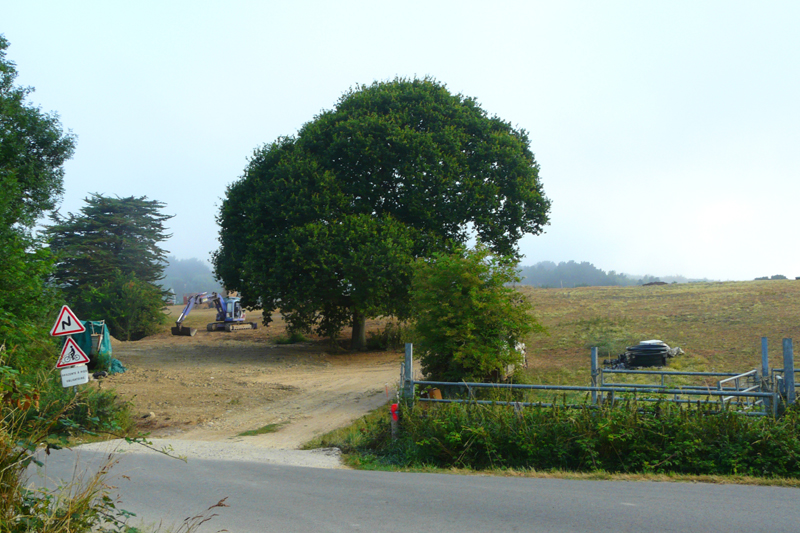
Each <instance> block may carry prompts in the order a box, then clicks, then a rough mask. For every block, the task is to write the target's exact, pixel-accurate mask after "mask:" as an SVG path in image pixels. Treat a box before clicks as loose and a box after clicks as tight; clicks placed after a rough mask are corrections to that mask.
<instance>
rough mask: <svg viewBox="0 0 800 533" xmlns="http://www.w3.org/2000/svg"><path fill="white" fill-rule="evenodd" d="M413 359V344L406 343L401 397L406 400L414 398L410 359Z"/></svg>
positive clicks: (412, 372) (412, 370) (412, 371)
mask: <svg viewBox="0 0 800 533" xmlns="http://www.w3.org/2000/svg"><path fill="white" fill-rule="evenodd" d="M413 359H414V346H413V345H412V344H411V343H410V342H407V343H406V362H405V365H403V367H404V370H403V380H404V382H403V398H405V399H406V400H413V399H414V367H413V366H412V361H413Z"/></svg>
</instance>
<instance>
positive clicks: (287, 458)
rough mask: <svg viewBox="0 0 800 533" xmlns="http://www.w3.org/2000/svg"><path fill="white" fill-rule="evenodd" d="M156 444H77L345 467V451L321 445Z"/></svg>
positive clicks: (99, 448) (158, 441) (122, 451)
mask: <svg viewBox="0 0 800 533" xmlns="http://www.w3.org/2000/svg"><path fill="white" fill-rule="evenodd" d="M150 442H152V443H153V444H152V447H153V448H154V449H151V448H147V447H145V446H142V445H140V444H128V443H127V442H126V441H124V440H121V439H117V440H110V441H106V442H95V443H91V444H84V445H81V446H77V447H75V451H76V452H77V453H78V454H80V452H81V450H87V451H97V452H101V453H109V454H110V453H116V454H153V455H155V454H160V453H161V452H159V451H158V450H163V451H166V452H168V453H169V454H170V455H173V456H176V457H182V458H185V459H187V460H188V461H191V460H192V459H219V460H227V461H254V462H258V463H264V464H277V465H289V466H308V467H313V468H343V466H342V462H341V452H340V451H339V449H338V448H319V449H316V450H278V449H273V448H264V447H259V446H253V445H252V444H250V443H247V442H220V441H213V442H211V441H199V440H184V439H150Z"/></svg>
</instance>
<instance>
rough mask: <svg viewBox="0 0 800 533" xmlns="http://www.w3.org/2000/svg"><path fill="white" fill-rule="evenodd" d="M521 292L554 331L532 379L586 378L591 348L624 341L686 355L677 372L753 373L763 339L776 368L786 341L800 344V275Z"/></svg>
mask: <svg viewBox="0 0 800 533" xmlns="http://www.w3.org/2000/svg"><path fill="white" fill-rule="evenodd" d="M520 290H521V291H522V292H524V293H525V294H527V295H528V296H529V297H530V299H531V301H532V302H533V303H534V306H535V308H536V312H535V313H536V316H537V318H538V320H539V321H540V322H541V324H542V325H544V326H545V327H546V328H547V329H548V331H549V336H541V335H540V336H537V337H536V338H535V339H532V342H530V343H529V346H528V370H527V373H528V374H529V377H530V378H531V379H532V380H533V382H542V383H558V384H575V385H578V384H584V383H587V382H588V381H589V378H590V366H589V365H590V356H589V354H590V348H591V347H592V346H598V347H600V357H601V359H603V358H609V357H611V358H613V357H615V356H616V355H617V354H619V353H621V352H622V351H624V349H625V346H628V345H631V344H634V343H637V342H638V341H642V340H647V339H660V340H662V341H664V342H666V343H667V344H669V345H670V346H673V347H674V346H679V347H681V348H683V350H684V351H685V352H686V353H685V355H683V356H680V357H678V358H676V359H673V360H671V362H670V367H671V368H672V369H675V370H700V371H746V370H750V369H752V368H757V367H758V368H760V364H761V363H760V361H761V337H762V336H765V337H768V338H769V342H770V366H771V367H776V366H782V365H783V355H782V354H783V352H782V339H783V338H787V337H788V338H794V339H795V340H796V342H800V281H796V280H787V281H777V280H776V281H749V282H724V283H690V284H679V285H678V284H676V285H662V286H652V287H581V288H572V289H539V288H533V287H525V286H522V287H521V288H520ZM795 351H796V352H797V351H798V350H797V349H796V350H795Z"/></svg>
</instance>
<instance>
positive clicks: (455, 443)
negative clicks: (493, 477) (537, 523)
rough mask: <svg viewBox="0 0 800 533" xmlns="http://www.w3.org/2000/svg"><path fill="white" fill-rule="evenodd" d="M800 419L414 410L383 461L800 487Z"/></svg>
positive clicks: (482, 408) (618, 411) (659, 409)
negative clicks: (798, 483) (730, 478)
mask: <svg viewBox="0 0 800 533" xmlns="http://www.w3.org/2000/svg"><path fill="white" fill-rule="evenodd" d="M798 422H800V409H798V408H796V407H793V408H791V409H789V410H787V412H786V413H785V415H784V416H782V417H781V418H778V419H774V418H770V417H746V416H742V415H740V414H737V413H733V412H729V411H723V412H713V411H711V410H709V409H704V408H694V407H693V408H687V407H681V406H676V405H673V404H667V403H664V404H655V405H644V406H643V405H641V404H638V403H636V402H634V401H631V402H630V403H628V404H627V405H623V406H617V407H614V408H609V407H602V408H600V409H593V408H590V406H586V407H585V408H579V409H569V408H566V407H559V406H556V407H554V408H525V409H523V410H521V411H520V412H516V411H515V410H514V409H511V408H509V407H505V406H499V405H488V406H487V405H476V404H448V405H442V406H437V408H435V409H428V410H427V411H425V412H424V413H423V412H422V411H421V408H420V407H419V406H414V407H410V408H409V407H406V408H405V411H404V412H403V417H402V422H401V427H402V432H401V437H400V439H399V440H398V441H397V442H395V443H390V444H389V445H388V446H386V447H384V448H383V449H382V451H381V453H385V454H387V455H392V456H394V457H398V450H402V451H403V453H402V454H401V456H400V459H399V460H398V461H397V462H398V463H399V464H404V465H416V466H422V465H432V466H437V467H443V468H447V467H454V466H455V467H469V468H476V469H483V468H493V467H495V468H496V467H501V468H506V467H511V468H523V469H536V470H571V471H595V470H602V471H606V472H629V473H681V474H699V475H719V474H722V475H731V474H744V475H752V476H767V477H790V478H800V438H799V437H800V424H798Z"/></svg>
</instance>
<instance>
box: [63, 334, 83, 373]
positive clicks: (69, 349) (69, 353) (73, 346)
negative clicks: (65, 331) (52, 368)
mask: <svg viewBox="0 0 800 533" xmlns="http://www.w3.org/2000/svg"><path fill="white" fill-rule="evenodd" d="M88 362H89V358H88V357H86V354H85V353H83V350H81V348H80V346H78V344H77V343H76V342H75V341H74V340H72V337H67V342H65V343H64V348H63V349H62V350H61V357H59V358H58V362H57V363H56V368H66V367H68V366H72V365H82V364H84V363H88Z"/></svg>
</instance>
